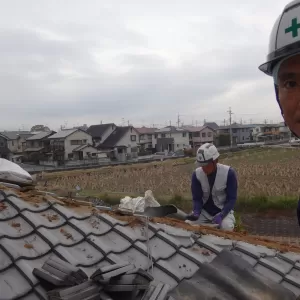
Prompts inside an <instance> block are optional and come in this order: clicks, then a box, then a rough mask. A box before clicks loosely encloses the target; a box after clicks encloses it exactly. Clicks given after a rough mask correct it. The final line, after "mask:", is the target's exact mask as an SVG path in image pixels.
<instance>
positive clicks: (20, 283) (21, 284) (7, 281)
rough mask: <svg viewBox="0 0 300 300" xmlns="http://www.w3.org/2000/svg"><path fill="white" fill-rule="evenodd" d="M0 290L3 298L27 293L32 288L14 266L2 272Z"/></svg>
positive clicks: (11, 297)
mask: <svg viewBox="0 0 300 300" xmlns="http://www.w3.org/2000/svg"><path fill="white" fill-rule="evenodd" d="M1 277H2V278H3V279H2V280H0V291H1V298H2V299H13V298H16V297H20V296H22V295H24V294H27V293H28V292H30V290H31V286H30V284H29V283H28V282H27V280H26V279H25V278H24V277H23V276H22V275H21V273H20V272H19V271H18V270H17V269H16V268H14V267H12V268H10V269H8V270H6V271H4V272H2V273H1Z"/></svg>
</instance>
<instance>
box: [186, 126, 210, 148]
mask: <svg viewBox="0 0 300 300" xmlns="http://www.w3.org/2000/svg"><path fill="white" fill-rule="evenodd" d="M185 129H186V130H188V132H189V143H190V146H191V147H192V148H194V149H196V148H199V147H200V146H201V145H203V144H204V143H212V142H213V141H214V136H215V131H214V130H213V129H212V128H210V127H209V126H201V127H185Z"/></svg>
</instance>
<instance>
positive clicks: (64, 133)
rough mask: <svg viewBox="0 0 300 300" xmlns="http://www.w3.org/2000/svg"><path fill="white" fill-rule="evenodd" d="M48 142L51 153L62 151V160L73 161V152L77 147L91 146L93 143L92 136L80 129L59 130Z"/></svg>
mask: <svg viewBox="0 0 300 300" xmlns="http://www.w3.org/2000/svg"><path fill="white" fill-rule="evenodd" d="M49 140H50V141H51V148H52V152H55V151H63V159H64V160H68V159H73V158H74V152H73V150H75V149H76V148H78V147H79V146H82V145H92V143H93V139H92V136H91V135H90V134H88V133H87V132H85V131H83V130H81V129H65V130H61V131H59V132H57V133H56V134H54V135H52V136H50V137H49ZM82 155H83V154H82ZM61 156H62V155H61ZM61 159H62V157H61ZM82 159H83V158H82Z"/></svg>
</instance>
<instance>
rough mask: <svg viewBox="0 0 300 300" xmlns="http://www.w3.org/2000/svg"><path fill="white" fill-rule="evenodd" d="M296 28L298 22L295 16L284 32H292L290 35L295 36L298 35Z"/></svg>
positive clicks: (299, 26)
mask: <svg viewBox="0 0 300 300" xmlns="http://www.w3.org/2000/svg"><path fill="white" fill-rule="evenodd" d="M298 29H300V24H299V23H298V21H297V18H294V19H292V25H291V26H290V27H288V28H286V29H285V33H289V32H291V33H292V37H293V38H295V37H297V36H298Z"/></svg>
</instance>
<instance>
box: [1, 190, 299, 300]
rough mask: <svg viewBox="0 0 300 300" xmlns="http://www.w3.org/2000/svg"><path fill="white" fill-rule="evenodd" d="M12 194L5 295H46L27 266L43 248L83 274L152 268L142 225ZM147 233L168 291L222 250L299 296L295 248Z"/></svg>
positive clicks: (155, 228)
mask: <svg viewBox="0 0 300 300" xmlns="http://www.w3.org/2000/svg"><path fill="white" fill-rule="evenodd" d="M11 194H12V193H11V192H6V195H10V196H6V197H5V199H4V200H2V202H3V203H4V204H5V209H1V211H0V290H1V296H2V297H4V298H5V299H13V298H17V297H21V296H23V299H26V298H25V297H27V299H46V291H45V290H44V289H43V288H42V287H41V286H40V283H39V280H38V278H37V277H36V276H34V275H33V273H32V272H33V270H34V269H41V268H42V266H43V264H44V262H45V261H46V260H47V258H48V257H49V256H50V254H51V255H56V256H57V257H58V258H60V259H64V260H66V261H68V262H69V263H71V264H72V265H73V266H77V267H80V268H82V270H83V271H84V272H86V273H87V275H88V276H90V275H92V274H93V273H94V272H95V271H96V270H98V269H99V268H101V267H104V266H108V265H111V264H114V263H119V262H128V263H130V264H133V265H134V267H135V268H142V269H144V270H145V269H147V268H148V267H151V261H150V259H149V258H148V254H147V250H148V248H147V243H146V237H145V236H146V234H145V231H146V227H145V226H144V225H141V226H140V225H137V226H132V225H131V224H128V223H127V222H123V221H120V220H117V219H115V218H113V217H112V216H109V215H107V214H101V215H92V216H90V215H88V214H87V213H86V214H83V215H79V214H78V213H75V212H74V211H73V210H70V209H68V208H67V207H64V206H62V205H58V204H51V203H47V202H43V203H39V204H38V205H32V204H31V203H29V202H26V201H22V200H21V199H19V198H18V197H16V196H11ZM0 196H1V194H0ZM0 199H1V198H0ZM149 238H150V240H149V249H150V254H151V257H152V263H153V274H152V275H153V277H154V283H155V282H157V283H158V282H163V283H166V284H169V285H170V288H171V289H172V288H174V287H176V286H177V285H178V283H179V282H181V281H184V280H187V279H188V278H193V276H194V274H196V273H198V270H201V268H203V266H204V265H205V264H206V263H209V264H212V263H214V262H215V261H216V260H217V259H218V257H219V256H220V255H221V254H222V253H223V251H222V250H223V249H225V250H231V253H234V254H237V255H238V256H240V257H242V258H244V259H245V262H249V263H250V266H254V269H255V270H257V271H258V272H259V273H260V274H262V275H263V276H265V277H267V278H270V279H271V280H272V281H273V282H278V283H281V285H282V286H285V287H287V288H288V289H290V290H292V291H293V292H295V293H296V295H297V296H298V295H300V264H298V263H297V262H298V261H300V255H298V254H293V253H286V254H283V253H278V252H276V251H275V250H272V249H268V248H266V247H262V246H257V245H251V244H248V243H244V242H235V241H232V240H229V239H223V238H220V237H216V236H213V235H202V236H196V235H195V234H193V233H192V232H189V231H186V230H183V229H179V228H174V227H171V226H168V225H164V224H154V223H150V224H149ZM225 250H224V251H225ZM203 264H204V265H203ZM217 266H218V267H217V268H219V269H220V266H219V265H218V264H217ZM50 269H51V268H50ZM221 269H222V268H221ZM149 272H150V273H151V268H150V271H149ZM221 273H222V271H221ZM229 275H230V274H228V276H229ZM230 276H231V275H230ZM232 276H233V275H232ZM234 276H236V275H234ZM124 278H125V277H124ZM126 278H127V277H126ZM126 278H125V279H124V280H127V279H128V280H129V279H130V278H131V277H130V276H128V278H127V279H126ZM261 278H263V277H261ZM4 280H5V281H6V282H8V283H9V284H8V285H7V284H6V283H5V281H4ZM224 280H225V279H224ZM225 281H226V280H225ZM208 284H212V285H213V284H214V283H212V282H209V283H208ZM10 286H12V287H13V288H10ZM117 288H122V285H118V287H117ZM127 288H130V287H127ZM245 288H246V287H245ZM2 291H4V292H2ZM30 297H31V298H30ZM98 297H99V295H98ZM224 299H225V298H224ZM226 299H227V298H226ZM289 299H290V298H289ZM124 300H125V298H124Z"/></svg>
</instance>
